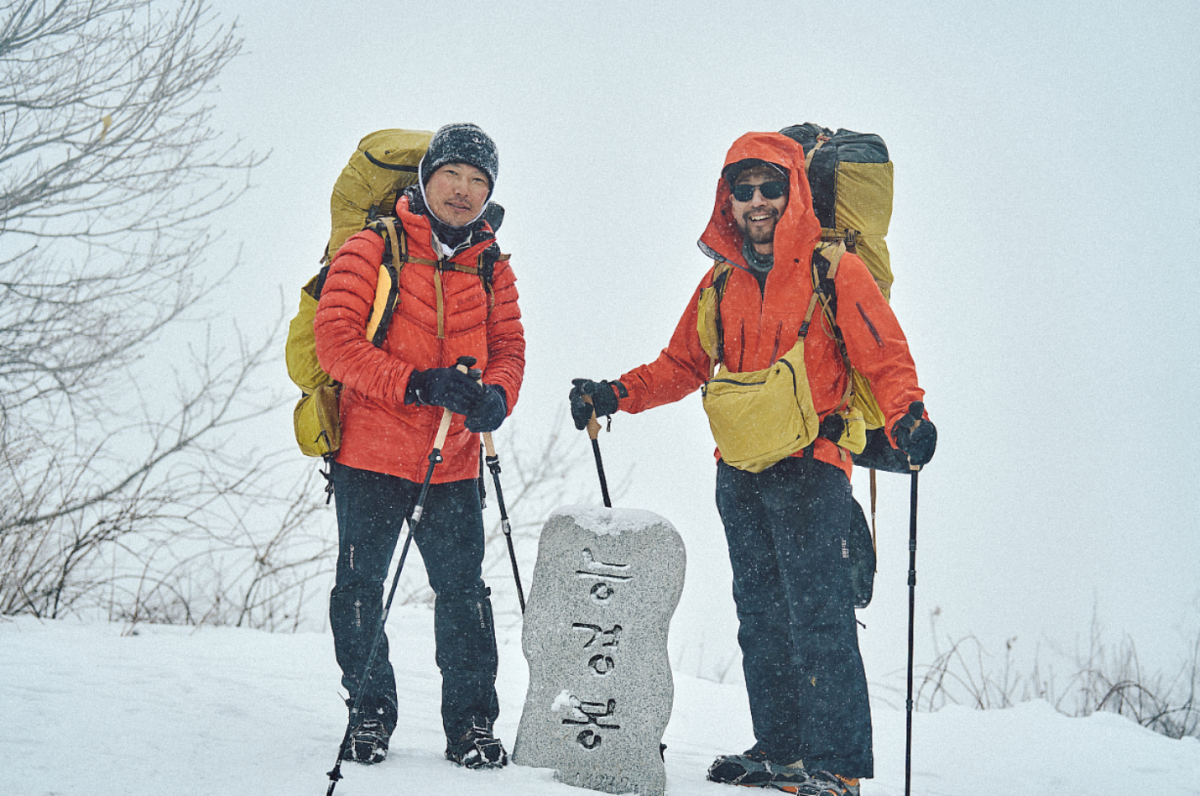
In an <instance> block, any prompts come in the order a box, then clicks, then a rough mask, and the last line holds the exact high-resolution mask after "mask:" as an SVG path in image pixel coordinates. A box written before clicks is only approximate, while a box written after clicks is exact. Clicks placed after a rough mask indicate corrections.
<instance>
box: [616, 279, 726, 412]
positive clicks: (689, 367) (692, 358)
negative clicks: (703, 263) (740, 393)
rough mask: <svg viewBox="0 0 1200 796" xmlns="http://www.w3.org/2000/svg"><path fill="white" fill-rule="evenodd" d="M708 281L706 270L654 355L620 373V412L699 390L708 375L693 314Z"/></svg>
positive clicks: (679, 397) (640, 409)
mask: <svg viewBox="0 0 1200 796" xmlns="http://www.w3.org/2000/svg"><path fill="white" fill-rule="evenodd" d="M711 281H712V271H711V270H710V271H709V273H708V275H707V276H705V278H704V280H703V281H701V283H700V284H699V285H697V287H696V290H695V292H694V293H692V297H691V298H690V299H689V300H688V305H687V309H686V310H684V313H683V317H682V318H680V319H679V323H678V325H676V327H675V332H674V334H672V335H671V341H670V342H669V343H668V344H667V347H666V348H664V349H663V351H662V353H661V354H659V355H658V358H657V359H655V360H654V361H653V362H651V363H649V364H647V365H641V366H639V367H636V368H634V369H633V370H631V371H629V372H628V373H626V374H625V375H623V376H621V383H622V384H624V385H625V389H627V390H629V397H628V398H625V399H623V400H622V401H621V404H620V408H621V410H622V411H625V412H631V413H634V414H636V413H638V412H643V411H645V410H647V409H652V408H654V407H656V406H662V405H663V404H669V403H672V402H674V401H678V400H679V399H681V398H683V397H685V396H687V395H689V394H690V393H693V392H695V391H696V390H697V389H699V387H700V385H702V384H704V382H705V381H707V380H708V377H709V375H710V374H711V371H710V367H711V363H710V362H709V359H708V354H706V353H705V352H704V349H703V348H702V347H701V346H700V335H699V334H698V333H697V331H696V315H697V312H698V305H699V299H700V291H701V290H702V289H703V288H704V287H705V286H706V285H708V284H709V283H711Z"/></svg>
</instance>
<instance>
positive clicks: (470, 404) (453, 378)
mask: <svg viewBox="0 0 1200 796" xmlns="http://www.w3.org/2000/svg"><path fill="white" fill-rule="evenodd" d="M476 378H478V376H476ZM483 397H484V389H483V385H481V384H480V383H479V382H477V381H476V380H475V379H474V378H471V376H470V375H468V374H466V373H463V372H462V371H461V370H459V369H458V368H430V369H429V370H414V371H413V372H412V375H411V376H409V377H408V389H406V390H405V391H404V403H406V404H416V405H417V406H444V407H446V408H447V409H449V410H450V411H451V412H453V413H454V414H456V415H466V414H469V413H470V412H471V410H473V409H474V408H475V404H477V403H478V402H479V401H480V400H481V399H482V398H483Z"/></svg>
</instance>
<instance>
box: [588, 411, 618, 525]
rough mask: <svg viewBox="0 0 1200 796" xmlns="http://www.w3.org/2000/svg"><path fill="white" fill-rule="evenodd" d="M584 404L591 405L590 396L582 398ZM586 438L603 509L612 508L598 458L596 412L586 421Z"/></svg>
mask: <svg viewBox="0 0 1200 796" xmlns="http://www.w3.org/2000/svg"><path fill="white" fill-rule="evenodd" d="M583 402H584V403H585V404H591V403H592V396H590V395H585V396H583ZM587 432H588V436H589V437H591V438H592V453H594V454H595V455H596V472H597V474H599V476H600V494H601V495H603V496H604V506H605V508H610V509H611V508H612V501H611V500H610V499H609V497H608V479H606V478H605V477H604V460H603V459H601V458H600V421H599V420H597V419H596V411H595V410H594V409H593V410H592V416H591V417H590V418H589V419H588V424H587Z"/></svg>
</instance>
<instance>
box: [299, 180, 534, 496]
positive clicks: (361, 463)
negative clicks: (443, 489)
mask: <svg viewBox="0 0 1200 796" xmlns="http://www.w3.org/2000/svg"><path fill="white" fill-rule="evenodd" d="M396 215H397V217H398V219H399V221H400V223H401V224H402V225H403V226H404V233H405V236H406V237H407V240H408V254H409V256H410V257H416V258H422V259H426V260H435V261H436V260H441V256H440V255H441V247H440V246H437V250H436V253H435V245H436V244H435V243H434V240H433V233H432V231H431V230H430V228H429V219H428V218H426V217H425V216H423V215H416V214H414V213H412V212H410V211H409V204H408V199H407V198H406V197H402V198H401V199H400V201H399V202H397V204H396ZM485 228H486V229H488V230H490V227H485ZM494 240H495V239H494V238H493V237H491V236H490V235H489V236H488V237H487V239H486V240H480V241H479V242H477V243H476V244H474V245H473V246H471V247H470V248H468V249H466V250H464V251H461V252H459V253H458V254H456V255H455V256H454V257H453V258H452V259H451V260H450V261H449V262H452V263H461V264H463V265H467V266H474V265H475V264H476V263H477V262H478V259H479V255H480V253H481V252H482V251H483V250H484V249H485V248H487V247H488V246H489V245H490V244H491V243H492V242H493V241H494ZM383 247H384V242H383V240H382V239H381V238H380V237H379V235H377V234H375V233H374V232H369V231H363V232H359V233H358V234H357V235H354V236H353V237H351V238H350V239H349V240H348V241H346V244H345V245H344V246H342V248H341V249H339V250H338V253H337V256H336V257H335V258H334V260H333V263H332V265H331V266H330V268H329V275H328V277H327V278H326V280H325V286H324V288H323V289H322V291H321V301H320V304H319V305H318V307H317V316H316V320H315V321H314V324H313V329H314V331H315V333H316V341H317V359H318V360H319V361H320V363H321V367H323V368H324V369H325V371H326V372H327V373H328V374H329V375H330V376H332V377H333V378H334V379H336V380H337V381H339V382H341V384H342V394H341V414H342V446H341V449H340V450H339V451H338V454H337V460H338V462H340V463H342V464H345V465H348V466H350V467H354V468H357V469H360V470H371V471H373V472H377V473H387V474H389V475H395V476H399V477H400V478H405V479H407V480H410V481H418V482H419V481H422V480H423V479H424V478H425V471H426V470H427V469H428V467H429V458H428V457H429V452H430V450H431V449H432V448H433V440H434V437H435V436H436V434H437V428H438V424H439V422H440V421H441V417H442V411H443V410H442V408H441V407H438V406H411V405H406V404H405V403H404V393H405V390H406V389H407V388H408V378H409V376H410V375H411V374H412V372H413V370H414V369H416V370H426V369H429V368H441V367H453V366H454V364H455V362H456V361H457V359H458V357H460V356H473V357H475V358H476V359H477V360H478V364H477V365H476V367H478V368H481V369H482V370H483V381H484V382H485V383H487V384H495V385H498V386H500V387H503V388H504V393H505V395H506V397H507V398H508V411H509V413H510V414H511V413H512V409H513V407H514V406H516V403H517V397H518V395H519V393H520V390H521V380H522V378H523V376H524V373H525V331H524V328H523V327H522V325H521V311H520V309H519V307H518V306H517V287H516V277H515V276H514V275H513V272H512V269H511V268H510V267H509V263H508V261H507V260H501V261H500V262H497V263H496V268H495V272H494V275H493V279H492V290H493V297H492V298H491V299H489V296H488V294H487V292H486V290H485V289H484V286H483V282H482V280H480V278H479V277H478V276H476V275H474V274H468V273H462V272H459V271H453V270H439V269H437V268H435V267H434V266H432V265H426V264H422V263H413V262H410V263H406V264H405V265H404V267H403V269H401V270H400V279H399V288H400V293H399V301H398V303H397V306H396V310H395V313H394V314H393V316H392V320H391V324H390V325H389V326H388V332H387V339H386V340H385V341H384V344H383V345H382V346H381V347H379V348H376V347H375V346H374V345H372V343H371V341H369V340H367V339H366V335H365V330H366V325H367V319H368V317H369V315H370V313H371V306H372V304H373V302H374V300H375V285H376V282H377V281H378V274H379V264H380V262H381V260H382V258H383ZM437 280H440V282H441V288H442V301H443V307H444V311H443V314H444V323H445V329H444V335H443V337H442V338H440V339H439V337H438V326H437V303H438V302H437V284H436V282H437ZM489 304H491V307H490V310H489ZM442 456H443V460H444V461H443V463H442V464H439V465H438V466H437V467H436V468H435V469H434V472H433V482H434V483H444V482H447V481H462V480H466V479H471V478H477V477H478V476H479V435H478V434H472V433H470V432H469V431H467V429H466V427H465V426H464V425H463V418H462V416H460V415H454V420H453V422H452V424H451V426H450V435H449V436H448V437H447V439H446V444H445V445H444V446H443V448H442Z"/></svg>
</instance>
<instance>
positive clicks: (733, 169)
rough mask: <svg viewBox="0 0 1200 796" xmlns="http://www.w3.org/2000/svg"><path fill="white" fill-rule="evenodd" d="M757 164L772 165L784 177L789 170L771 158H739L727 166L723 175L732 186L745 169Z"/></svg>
mask: <svg viewBox="0 0 1200 796" xmlns="http://www.w3.org/2000/svg"><path fill="white" fill-rule="evenodd" d="M755 166H770V167H771V168H773V169H775V170H776V171H778V172H779V173H780V174H782V175H783V176H784V177H786V176H787V171H786V170H785V169H784V168H783V166H780V165H779V164H778V163H772V162H771V161H769V160H759V159H758V158H746V159H745V160H739V161H738V162H736V163H730V164H729V165H728V166H726V167H725V171H724V174H723V176H724V177H725V180H726V181H727V182H728V183H729V184H730V186H732V185H733V184H734V183H736V182H737V178H738V177H739V176H741V173H742V172H743V171H745V170H746V169H752V168H754V167H755Z"/></svg>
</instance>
